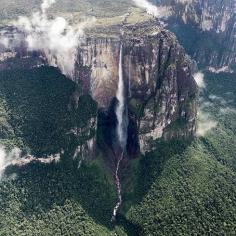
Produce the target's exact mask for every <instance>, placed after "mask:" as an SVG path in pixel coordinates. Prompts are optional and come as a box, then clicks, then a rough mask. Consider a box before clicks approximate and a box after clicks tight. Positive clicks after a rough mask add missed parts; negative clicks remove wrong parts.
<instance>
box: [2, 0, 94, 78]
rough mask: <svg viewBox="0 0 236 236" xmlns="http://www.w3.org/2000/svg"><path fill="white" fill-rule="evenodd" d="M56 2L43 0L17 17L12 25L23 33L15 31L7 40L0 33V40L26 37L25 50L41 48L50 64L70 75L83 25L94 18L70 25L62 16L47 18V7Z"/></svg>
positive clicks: (14, 39)
mask: <svg viewBox="0 0 236 236" xmlns="http://www.w3.org/2000/svg"><path fill="white" fill-rule="evenodd" d="M55 2H56V0H43V2H42V4H41V8H40V10H39V11H37V12H34V13H32V15H31V16H30V17H26V16H21V17H19V19H18V20H17V21H15V22H14V23H13V25H14V26H15V27H16V28H17V29H18V30H19V31H20V32H22V33H23V35H24V38H21V37H22V34H18V35H16V37H13V38H12V39H11V40H9V39H7V38H6V37H5V36H4V35H2V37H1V35H0V44H2V45H4V46H5V47H8V48H9V47H11V46H12V45H20V44H19V42H18V41H20V42H22V41H25V42H26V47H27V50H29V51H40V52H42V54H43V56H44V57H45V58H46V59H47V61H48V63H49V65H51V66H55V67H58V68H59V69H60V70H61V72H62V73H63V74H65V75H67V76H69V77H72V78H73V76H74V69H75V62H76V59H77V52H78V47H79V45H80V43H81V41H82V38H83V35H84V29H85V27H90V25H91V24H93V23H94V21H95V18H91V19H89V20H87V21H84V22H82V23H80V24H78V25H76V26H72V25H70V24H69V23H68V22H67V20H66V19H64V18H63V17H56V18H53V19H52V18H49V17H48V14H47V10H48V9H49V8H50V7H51V6H52V4H54V3H55ZM3 36H4V37H3ZM9 41H10V45H9ZM17 42H18V43H17Z"/></svg>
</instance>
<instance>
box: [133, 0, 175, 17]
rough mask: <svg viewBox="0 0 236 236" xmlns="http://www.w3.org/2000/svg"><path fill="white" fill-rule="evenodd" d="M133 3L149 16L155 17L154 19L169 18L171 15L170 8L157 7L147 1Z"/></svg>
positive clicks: (140, 0)
mask: <svg viewBox="0 0 236 236" xmlns="http://www.w3.org/2000/svg"><path fill="white" fill-rule="evenodd" d="M133 2H134V3H135V4H136V5H137V6H138V7H140V8H143V9H145V10H146V12H147V13H148V14H150V15H153V16H154V17H158V18H167V17H169V16H170V15H171V10H170V8H169V7H165V6H160V7H157V6H155V5H153V4H152V3H150V2H148V1H147V0H133Z"/></svg>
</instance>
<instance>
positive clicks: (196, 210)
mask: <svg viewBox="0 0 236 236" xmlns="http://www.w3.org/2000/svg"><path fill="white" fill-rule="evenodd" d="M38 73H39V74H40V76H39V77H41V76H42V73H43V72H42V71H38ZM47 74H49V77H50V76H51V77H53V76H58V74H57V72H56V71H54V70H53V69H49V72H48V73H47ZM6 76H7V75H4V74H1V75H0V84H1V86H0V105H1V109H0V112H1V120H0V132H1V140H0V143H1V145H4V146H5V147H9V148H11V147H12V146H15V145H17V146H19V147H20V148H22V147H24V146H27V148H28V149H30V150H31V151H33V152H34V154H35V155H36V156H37V155H43V154H44V152H45V153H56V152H57V151H58V150H59V149H60V145H61V143H64V141H65V140H67V136H66V133H67V131H68V129H69V128H70V125H71V123H70V122H71V120H70V119H69V118H68V116H67V115H64V116H62V117H63V119H62V120H61V119H55V117H57V115H58V114H60V112H62V113H63V112H64V111H65V107H63V106H64V105H65V104H64V105H63V104H62V103H61V102H60V99H62V100H63V99H64V98H63V97H67V94H70V93H71V91H73V86H74V85H73V84H71V83H70V82H66V81H65V80H64V79H63V78H61V80H57V81H58V82H56V84H55V83H50V80H49V81H48V80H47V79H46V81H47V89H46V88H45V87H43V85H41V86H42V87H40V88H41V89H40V90H39V92H36V91H35V90H34V89H33V87H34V84H32V83H33V82H32V81H31V82H29V81H28V79H27V78H28V77H29V74H27V73H26V77H24V78H23V77H22V76H20V77H19V76H18V75H17V73H16V75H15V76H12V77H11V78H12V81H11V82H13V83H10V82H9V81H7V80H6V79H4V78H6ZM45 78H46V77H45ZM35 79H36V81H37V78H35ZM14 80H15V81H14ZM36 81H34V83H36ZM54 82H55V81H54ZM37 83H39V84H40V80H38V82H37ZM57 83H58V84H57ZM205 83H206V88H205V89H203V90H202V92H201V95H200V107H201V109H200V112H201V113H200V116H199V129H201V130H200V131H201V132H200V134H201V136H199V137H196V138H195V140H193V141H192V142H185V141H175V140H173V141H171V142H169V143H165V142H162V141H160V142H158V143H156V150H155V151H153V152H150V153H148V154H146V155H145V156H142V157H140V158H138V159H136V160H133V161H132V162H131V164H130V165H129V166H127V167H126V168H125V169H124V170H123V171H122V173H121V177H122V190H123V192H122V194H123V205H122V208H121V211H120V213H119V215H118V219H117V222H116V223H115V224H113V223H111V221H110V219H111V215H112V209H113V206H114V205H115V203H116V200H117V199H116V191H115V187H114V184H113V181H112V176H111V174H110V172H109V170H108V169H107V167H106V165H105V164H104V160H103V157H102V156H101V155H99V157H97V158H96V159H93V160H88V161H85V162H83V163H82V166H81V168H79V169H78V162H77V161H72V160H71V161H69V160H70V158H67V159H66V157H65V158H63V159H62V160H61V161H60V162H58V163H51V164H42V163H41V164H40V163H31V164H29V165H26V166H22V167H9V168H7V170H6V173H5V174H6V176H5V177H6V178H3V179H2V180H1V182H0V235H2V236H6V235H7V236H10V235H26V236H28V235H32V236H36V235H43V236H44V235H45V236H46V235H47V236H49V235H101V236H105V235H159V236H160V235H166V236H167V235H168V236H170V235H235V234H236V187H235V186H236V157H235V153H236V106H235V104H236V97H235V96H236V95H235V94H236V79H235V75H234V74H224V73H220V74H212V73H209V72H206V73H205ZM12 84H14V86H12ZM39 84H38V85H39ZM62 85H63V86H62ZM23 87H24V91H23V92H22V93H19V91H22V88H23ZM55 88H58V89H55ZM61 88H63V89H61ZM37 91H38V90H37ZM53 91H54V92H53ZM16 94H19V95H17V96H16ZM49 94H50V96H52V97H48V96H49ZM26 98H27V99H26ZM29 98H31V99H29ZM44 98H48V99H49V100H50V101H52V104H51V105H50V104H49V106H37V109H33V107H34V106H35V104H37V103H38V104H39V103H42V99H44ZM26 101H31V103H27V102H26ZM15 104H20V106H15ZM56 104H57V105H56ZM27 111H30V116H27V117H25V116H26V114H29V113H28V112H27ZM39 114H40V116H39ZM22 117H23V120H24V123H23V124H22V123H21V122H19V120H20V121H21V120H22ZM40 117H44V119H43V121H44V123H43V124H41V123H40V122H39V123H38V122H37V121H39V119H40ZM68 119H69V120H68ZM65 120H67V123H66V126H61V125H62V124H65ZM48 122H49V123H50V122H52V123H54V122H55V125H56V126H55V127H56V128H57V129H58V127H60V128H61V129H60V132H59V133H56V134H55V136H53V137H54V138H53V140H54V141H52V142H51V143H47V145H45V143H43V140H45V139H44V138H46V139H47V140H48V142H49V141H50V140H52V139H51V136H50V135H51V132H48V133H47V132H46V130H45V131H44V132H42V133H41V132H39V131H40V130H39V131H37V132H35V135H36V136H35V137H30V136H28V135H29V134H30V133H31V131H32V130H38V128H39V127H44V125H45V124H47V123H48ZM202 122H204V124H205V126H202V124H203V123H202ZM206 122H208V123H207V124H208V125H207V126H206ZM208 128H211V129H210V130H208V131H207V129H208ZM30 140H32V141H33V142H32V143H31V145H29V143H30ZM40 140H41V141H42V145H41V146H39V147H37V146H36V144H37V143H40ZM45 146H46V149H45V150H43V147H45ZM69 153H70V151H69V150H68V155H69Z"/></svg>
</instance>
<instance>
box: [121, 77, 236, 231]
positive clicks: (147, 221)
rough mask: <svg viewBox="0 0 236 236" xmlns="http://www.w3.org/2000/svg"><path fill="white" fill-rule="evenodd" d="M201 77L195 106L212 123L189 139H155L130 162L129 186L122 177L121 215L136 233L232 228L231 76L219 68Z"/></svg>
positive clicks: (235, 197)
mask: <svg viewBox="0 0 236 236" xmlns="http://www.w3.org/2000/svg"><path fill="white" fill-rule="evenodd" d="M206 78H207V80H206V89H205V90H203V91H202V93H201V110H202V112H208V113H209V114H210V116H211V119H214V120H215V122H217V126H216V127H215V128H214V129H212V130H211V131H209V132H208V133H206V134H205V136H204V137H197V138H196V139H195V140H194V141H193V142H192V143H190V144H187V143H186V142H181V141H172V142H170V143H165V142H164V143H163V142H160V143H158V144H157V146H156V151H154V152H151V153H149V154H148V155H146V156H145V157H143V158H141V160H140V162H139V163H138V164H137V163H133V164H132V165H133V166H131V169H130V170H129V172H131V173H133V175H132V176H133V177H132V185H130V183H129V182H128V183H127V180H124V183H126V185H127V186H126V188H127V189H129V190H131V191H129V192H128V191H127V192H125V196H126V204H124V206H125V209H124V214H125V215H126V217H127V218H128V219H129V220H130V221H131V222H132V223H133V224H136V225H138V226H139V227H140V230H139V233H140V235H207V234H209V235H234V234H235V233H236V187H235V186H236V182H235V179H236V169H235V168H236V159H235V153H236V143H235V142H236V129H235V128H236V126H235V124H236V112H235V108H236V107H235V88H236V86H235V85H236V84H235V83H236V80H235V75H233V74H231V75H230V74H224V73H222V74H211V73H206ZM205 122H207V121H205ZM132 186H133V187H132Z"/></svg>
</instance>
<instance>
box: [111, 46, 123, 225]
mask: <svg viewBox="0 0 236 236" xmlns="http://www.w3.org/2000/svg"><path fill="white" fill-rule="evenodd" d="M122 56H123V47H122V44H121V46H120V58H119V83H118V90H117V94H116V98H117V100H118V105H117V108H116V117H117V121H118V125H117V136H118V141H119V146H120V148H121V149H122V153H121V154H118V160H117V165H116V172H115V181H116V188H117V194H118V202H117V204H116V206H115V207H114V209H113V215H112V221H114V220H115V219H116V215H117V211H118V210H119V208H120V206H121V204H122V196H121V184H120V178H119V169H120V164H121V162H122V160H123V158H124V151H125V147H126V142H127V111H126V105H125V86H124V78H123V68H122Z"/></svg>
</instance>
